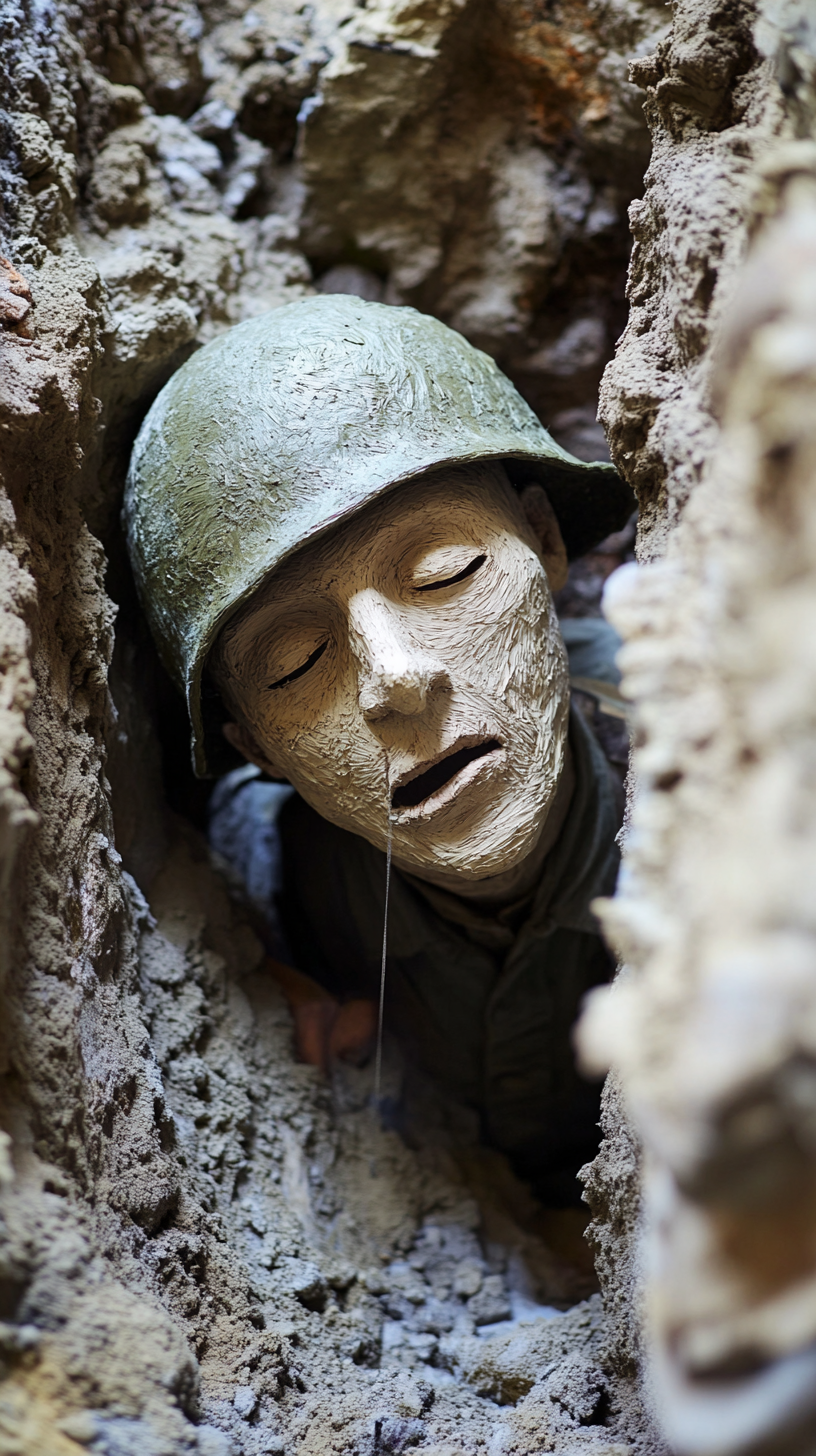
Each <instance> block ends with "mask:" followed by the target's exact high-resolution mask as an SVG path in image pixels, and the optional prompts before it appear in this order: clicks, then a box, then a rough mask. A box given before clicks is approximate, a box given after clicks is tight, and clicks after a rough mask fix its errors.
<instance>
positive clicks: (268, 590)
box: [240, 462, 524, 619]
mask: <svg viewBox="0 0 816 1456" xmlns="http://www.w3.org/2000/svg"><path fill="white" fill-rule="evenodd" d="M491 527H493V528H494V529H499V528H501V527H505V528H507V527H510V528H513V527H515V528H516V529H519V528H520V529H521V530H522V531H524V516H523V512H522V511H521V507H520V505H519V502H518V496H517V494H516V492H515V490H514V489H513V487H512V486H511V484H510V482H509V480H508V478H507V474H506V472H505V470H504V467H503V466H502V465H501V464H499V463H494V462H486V463H485V464H484V465H473V466H464V467H458V468H449V469H445V470H439V471H434V472H433V474H432V475H428V476H424V477H423V478H422V479H421V480H418V481H413V482H411V483H409V484H407V485H401V486H398V487H397V488H396V489H395V490H393V491H389V492H388V494H387V495H385V496H382V497H380V499H379V500H376V501H373V502H372V503H371V504H370V505H368V506H366V507H365V508H364V509H363V510H361V511H359V512H358V513H357V514H356V515H355V516H353V517H352V519H351V520H348V521H344V522H342V523H341V524H340V525H338V526H336V527H335V528H334V529H333V530H331V531H329V532H326V533H325V534H324V535H321V537H320V539H319V540H317V541H312V542H306V543H305V544H304V545H303V546H301V547H300V549H299V550H298V551H296V552H295V553H294V554H293V555H292V556H290V558H289V560H288V561H286V562H284V563H283V564H282V565H281V566H279V567H278V568H277V570H276V571H275V572H274V574H273V575H272V576H271V577H269V579H268V580H267V581H266V582H264V583H263V585H262V586H261V587H260V588H259V590H258V591H257V592H256V594H255V596H254V597H253V598H252V600H251V601H250V602H249V603H248V604H247V606H246V607H245V608H244V610H243V611H242V612H241V614H240V616H241V618H242V619H245V618H246V616H247V615H249V614H251V613H252V612H253V611H255V610H257V608H259V607H260V606H261V605H262V604H263V603H265V602H269V601H273V600H280V599H281V598H282V597H283V596H286V595H288V594H289V593H290V592H291V591H293V590H295V591H296V590H302V589H303V587H304V585H305V584H306V583H307V582H311V583H314V584H315V585H316V584H317V583H318V582H319V580H320V579H321V578H322V577H324V576H325V575H326V573H329V574H330V575H331V577H332V579H333V580H336V579H337V576H338V574H339V573H343V572H350V573H352V574H354V575H356V574H359V573H360V572H365V570H366V568H367V567H368V566H369V565H371V564H372V563H373V562H374V561H375V560H377V561H378V558H379V556H380V555H381V554H382V551H383V550H384V551H385V554H386V556H388V554H389V553H390V552H393V551H394V550H398V549H400V548H402V549H405V547H406V546H408V548H409V549H410V545H411V544H413V542H412V540H411V538H412V537H415V538H416V544H417V545H421V544H422V543H423V542H424V541H425V540H427V541H428V542H429V543H430V544H432V543H433V541H434V539H435V538H436V537H437V536H439V537H445V536H446V535H447V534H448V533H449V531H450V530H451V529H453V530H457V531H460V530H464V531H465V532H467V535H468V536H473V537H474V538H475V536H476V535H478V534H479V531H480V530H484V529H490V528H491ZM378 548H379V550H378Z"/></svg>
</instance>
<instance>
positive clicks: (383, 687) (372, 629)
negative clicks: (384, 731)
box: [348, 587, 451, 723]
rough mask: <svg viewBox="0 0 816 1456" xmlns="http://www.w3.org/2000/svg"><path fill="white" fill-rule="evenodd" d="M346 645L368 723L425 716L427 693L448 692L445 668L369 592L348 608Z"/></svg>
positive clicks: (383, 602)
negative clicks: (353, 662) (395, 715)
mask: <svg viewBox="0 0 816 1456" xmlns="http://www.w3.org/2000/svg"><path fill="white" fill-rule="evenodd" d="M348 616H349V645H350V647H351V651H352V655H353V656H354V658H355V660H356V662H357V670H358V690H357V696H358V701H359V703H360V707H361V709H362V711H363V714H364V716H365V718H366V719H367V721H368V722H369V723H372V722H376V721H377V720H378V719H380V718H386V717H388V714H389V713H400V714H402V715H403V716H404V717H414V716H416V715H417V714H418V713H421V712H423V711H424V708H425V704H426V702H427V699H428V694H429V693H433V692H434V691H436V690H438V689H440V688H449V687H450V685H451V683H450V678H449V676H448V673H447V672H446V670H445V667H444V665H443V663H441V662H440V661H438V659H437V658H435V657H433V656H432V654H431V653H429V652H425V651H424V650H423V649H422V648H420V647H417V646H416V644H415V643H413V642H412V641H411V639H410V636H409V633H408V629H407V626H406V624H405V623H404V622H403V621H402V620H401V618H400V613H399V610H398V608H395V607H394V606H393V605H392V604H391V603H390V602H388V601H387V600H386V599H385V597H383V596H382V595H381V594H380V593H379V592H378V591H375V590H374V589H373V588H372V587H367V588H366V589H365V590H364V591H360V592H357V593H355V595H354V596H353V597H352V598H351V601H350V602H349V605H348Z"/></svg>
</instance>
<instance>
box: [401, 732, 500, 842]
mask: <svg viewBox="0 0 816 1456" xmlns="http://www.w3.org/2000/svg"><path fill="white" fill-rule="evenodd" d="M506 758H507V753H506V751H505V750H504V749H503V748H494V749H493V752H492V753H486V754H485V755H484V757H483V758H475V759H474V760H473V762H472V763H468V764H466V765H465V767H464V768H460V770H459V772H458V773H456V774H454V775H453V778H450V779H448V782H447V783H446V784H443V785H442V787H441V789H437V790H436V793H434V794H429V795H428V797H427V799H423V800H422V803H421V804H413V805H412V806H411V807H410V808H409V809H400V810H398V812H397V813H396V814H395V815H394V823H395V824H410V823H411V822H412V821H413V820H414V819H429V818H430V817H431V815H432V814H436V813H438V812H439V810H440V809H444V808H445V807H446V805H448V804H450V803H452V802H453V800H454V799H458V797H459V795H460V794H461V793H462V792H463V790H464V789H467V788H469V787H470V785H471V784H472V783H474V782H475V780H476V779H477V778H479V776H480V775H481V774H482V773H483V772H485V771H487V770H488V769H490V768H496V766H497V765H498V764H500V763H503V762H504V761H505V759H506Z"/></svg>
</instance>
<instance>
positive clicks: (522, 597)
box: [456, 557, 559, 702]
mask: <svg viewBox="0 0 816 1456" xmlns="http://www.w3.org/2000/svg"><path fill="white" fill-rule="evenodd" d="M457 635H458V639H459V640H458V641H457V644H456V645H457V656H458V661H459V664H460V665H462V666H465V667H466V668H467V671H468V677H469V680H470V681H471V682H472V683H473V684H474V686H480V687H482V688H486V689H488V690H489V691H490V692H491V694H492V695H496V694H497V695H498V696H500V697H502V698H505V699H509V700H510V701H511V702H512V699H513V698H515V699H516V700H518V699H520V698H525V699H529V698H530V697H531V695H532V696H534V697H536V698H538V697H539V695H540V692H541V690H542V689H543V688H544V687H545V685H546V683H547V681H548V678H549V677H550V676H551V674H552V669H553V668H554V667H555V666H556V664H557V662H558V661H559V640H558V631H557V626H556V619H555V613H554V612H553V608H552V598H551V596H550V592H549V588H548V586H547V581H546V578H545V576H544V572H543V570H542V568H541V565H540V562H539V561H538V560H537V558H531V559H527V558H526V557H522V558H521V559H520V560H513V561H511V562H510V563H508V564H507V565H506V566H505V567H504V569H503V570H501V571H500V572H497V574H496V578H495V579H494V581H493V582H492V583H491V591H490V592H489V593H485V597H484V599H483V600H482V602H481V603H479V604H477V603H475V602H474V604H473V610H472V612H471V614H470V619H469V622H468V624H467V628H466V629H465V630H463V631H462V632H461V633H460V634H457ZM553 656H554V657H555V660H553Z"/></svg>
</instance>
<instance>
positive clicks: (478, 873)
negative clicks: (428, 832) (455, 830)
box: [394, 794, 552, 880]
mask: <svg viewBox="0 0 816 1456" xmlns="http://www.w3.org/2000/svg"><path fill="white" fill-rule="evenodd" d="M551 798H552V795H551V794H550V795H548V796H547V804H546V807H543V808H542V807H539V808H538V809H536V808H534V807H533V806H530V805H527V806H525V807H526V808H527V813H526V814H524V815H520V814H519V805H518V803H517V802H514V803H512V804H509V805H506V806H502V807H501V808H494V811H493V812H492V813H491V814H490V815H489V816H488V820H487V822H482V823H481V824H479V825H477V826H474V828H473V830H472V831H471V832H470V833H464V834H460V835H458V836H457V838H456V840H455V841H451V840H450V839H436V838H434V839H430V838H429V839H428V840H426V842H425V843H421V844H418V843H416V841H413V842H412V841H411V840H410V838H409V836H407V835H405V836H403V835H400V834H395V836H394V857H395V859H396V860H397V862H398V863H399V864H401V865H403V866H404V867H405V868H406V869H408V870H410V871H412V872H413V873H415V874H418V875H419V876H420V877H421V876H422V874H423V872H424V873H426V874H428V875H431V874H434V873H436V874H439V873H440V872H441V873H442V874H446V875H455V876H457V877H458V878H460V879H462V880H488V879H493V878H495V876H496V875H503V874H505V873H507V872H508V871H509V870H514V869H515V868H516V866H517V865H519V864H521V863H522V862H523V861H524V860H525V859H526V858H527V856H528V854H532V852H533V850H534V849H535V847H536V845H537V844H538V841H539V839H540V837H541V832H542V830H543V828H544V824H545V822H546V819H547V813H548V812H549V808H550V801H551Z"/></svg>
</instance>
